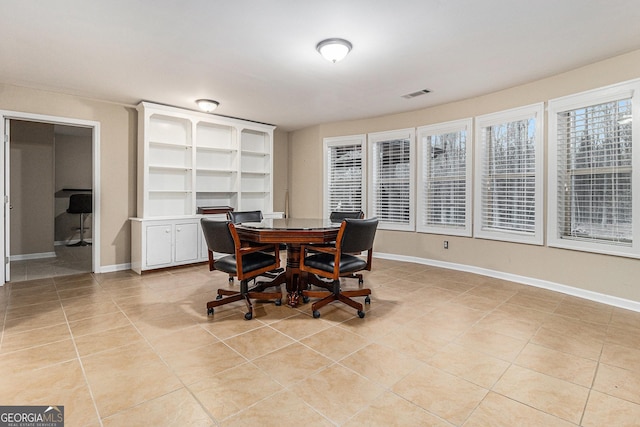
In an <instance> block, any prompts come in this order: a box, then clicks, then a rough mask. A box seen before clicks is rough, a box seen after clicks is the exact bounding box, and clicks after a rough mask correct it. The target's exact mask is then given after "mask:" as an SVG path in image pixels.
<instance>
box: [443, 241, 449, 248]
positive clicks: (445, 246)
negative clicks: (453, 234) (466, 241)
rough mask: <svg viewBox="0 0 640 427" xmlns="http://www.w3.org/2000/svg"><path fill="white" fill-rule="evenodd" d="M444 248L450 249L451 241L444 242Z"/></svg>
mask: <svg viewBox="0 0 640 427" xmlns="http://www.w3.org/2000/svg"><path fill="white" fill-rule="evenodd" d="M444 248H445V249H449V241H448V240H445V241H444Z"/></svg>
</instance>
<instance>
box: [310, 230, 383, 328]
mask: <svg viewBox="0 0 640 427" xmlns="http://www.w3.org/2000/svg"><path fill="white" fill-rule="evenodd" d="M377 228H378V219H377V218H370V219H352V218H347V219H345V220H344V221H342V224H341V225H340V230H339V231H338V237H337V238H336V243H335V246H327V247H324V246H314V245H302V246H301V254H300V270H301V271H305V272H307V273H309V274H313V275H315V276H314V277H309V283H311V284H312V285H314V286H318V287H320V288H323V289H324V290H322V291H315V290H303V291H302V295H303V296H304V297H311V298H322V299H321V300H319V301H316V302H314V303H313V304H312V305H311V310H312V313H313V317H315V318H318V317H320V312H319V311H318V310H319V309H320V308H322V307H324V306H325V305H327V304H329V303H330V302H332V301H340V302H343V303H345V304H347V305H348V306H350V307H353V308H355V309H356V310H358V316H360V317H361V318H362V317H364V314H365V313H364V310H363V306H362V304H361V303H359V302H357V301H355V300H353V299H352V297H366V298H365V300H364V302H365V303H367V304H368V303H369V302H370V301H371V300H370V298H369V295H370V294H371V290H370V289H362V288H361V289H356V290H342V289H341V288H340V277H344V276H345V275H346V274H349V273H354V272H356V271H362V270H371V259H372V254H373V240H374V238H375V235H376V230H377ZM365 251H366V252H367V255H366V258H365V259H362V258H360V257H358V256H356V255H353V254H354V253H360V252H365ZM316 276H319V277H323V278H325V279H330V280H331V282H326V281H323V280H321V279H320V278H318V277H316Z"/></svg>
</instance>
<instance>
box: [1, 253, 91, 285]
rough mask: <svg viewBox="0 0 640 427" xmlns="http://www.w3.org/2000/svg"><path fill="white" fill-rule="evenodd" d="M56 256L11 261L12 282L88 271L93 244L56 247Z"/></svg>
mask: <svg viewBox="0 0 640 427" xmlns="http://www.w3.org/2000/svg"><path fill="white" fill-rule="evenodd" d="M55 253H56V256H55V257H51V258H39V259H29V260H22V261H11V282H12V283H13V282H24V281H25V280H33V279H44V278H47V277H54V276H68V275H72V274H80V273H88V272H91V271H92V268H91V261H92V260H91V256H92V252H91V246H64V245H59V246H56V247H55Z"/></svg>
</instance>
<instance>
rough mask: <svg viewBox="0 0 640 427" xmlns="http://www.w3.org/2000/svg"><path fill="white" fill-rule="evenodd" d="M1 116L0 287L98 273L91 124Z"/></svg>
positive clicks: (95, 135) (95, 152) (95, 133)
mask: <svg viewBox="0 0 640 427" xmlns="http://www.w3.org/2000/svg"><path fill="white" fill-rule="evenodd" d="M2 113H3V117H2V125H3V128H4V129H3V133H4V135H5V141H6V142H5V150H4V153H3V154H4V161H3V162H2V163H3V165H4V170H5V173H4V174H3V178H4V183H3V184H4V185H3V188H4V190H5V209H4V218H3V219H4V227H3V230H2V231H3V234H4V240H5V245H4V248H3V249H4V255H5V256H4V259H5V263H4V266H3V267H4V268H3V269H4V271H3V274H2V277H3V278H4V281H3V282H2V283H4V282H8V281H10V282H19V281H24V280H32V279H40V278H45V277H53V276H61V275H70V274H78V273H83V272H87V273H88V272H98V269H99V252H100V250H99V248H100V232H99V231H100V220H99V218H100V209H99V188H100V186H99V170H98V169H99V164H100V163H99V123H98V122H89V121H84V120H76V119H68V118H59V117H51V116H41V115H31V114H27V113H17V112H2ZM71 196H73V199H74V200H79V199H83V200H85V203H84V205H81V206H84V207H81V208H78V206H77V203H76V204H75V205H71V200H72V197H71ZM74 206H75V208H74ZM78 209H80V210H78Z"/></svg>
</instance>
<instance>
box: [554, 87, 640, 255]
mask: <svg viewBox="0 0 640 427" xmlns="http://www.w3.org/2000/svg"><path fill="white" fill-rule="evenodd" d="M634 88H635V89H636V90H637V89H638V83H637V82H636V83H635V87H634V85H633V84H626V85H625V84H623V85H619V86H616V87H611V88H604V89H601V90H596V91H592V92H587V93H585V94H578V95H575V96H574V97H567V98H563V99H561V100H554V101H551V102H550V109H549V114H550V118H553V121H552V126H551V128H550V130H549V140H550V141H553V144H554V146H555V147H557V148H556V151H555V153H554V154H555V157H554V158H552V159H551V160H550V161H552V162H554V164H553V166H554V168H550V169H551V170H550V172H552V173H553V176H551V177H550V183H549V185H550V191H549V193H550V198H552V202H551V206H550V214H549V217H550V219H552V220H553V224H552V225H553V227H552V228H550V233H549V244H550V245H551V246H560V247H567V248H572V249H582V250H589V251H594V252H603V253H613V254H622V255H634V256H638V255H640V254H639V251H638V249H637V246H638V244H637V241H636V239H634V234H636V233H637V230H634V223H635V224H638V216H639V214H638V208H637V206H635V207H634V203H633V201H634V197H633V195H634V191H637V190H636V188H637V178H635V180H634V176H633V174H634V171H633V168H634V156H637V154H635V155H634V153H633V150H632V147H633V127H634V124H633V117H634V113H633V110H634V102H633V101H634V98H633V92H634ZM635 164H636V165H637V162H636V163H635ZM636 205H637V200H636ZM551 209H553V211H551Z"/></svg>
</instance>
